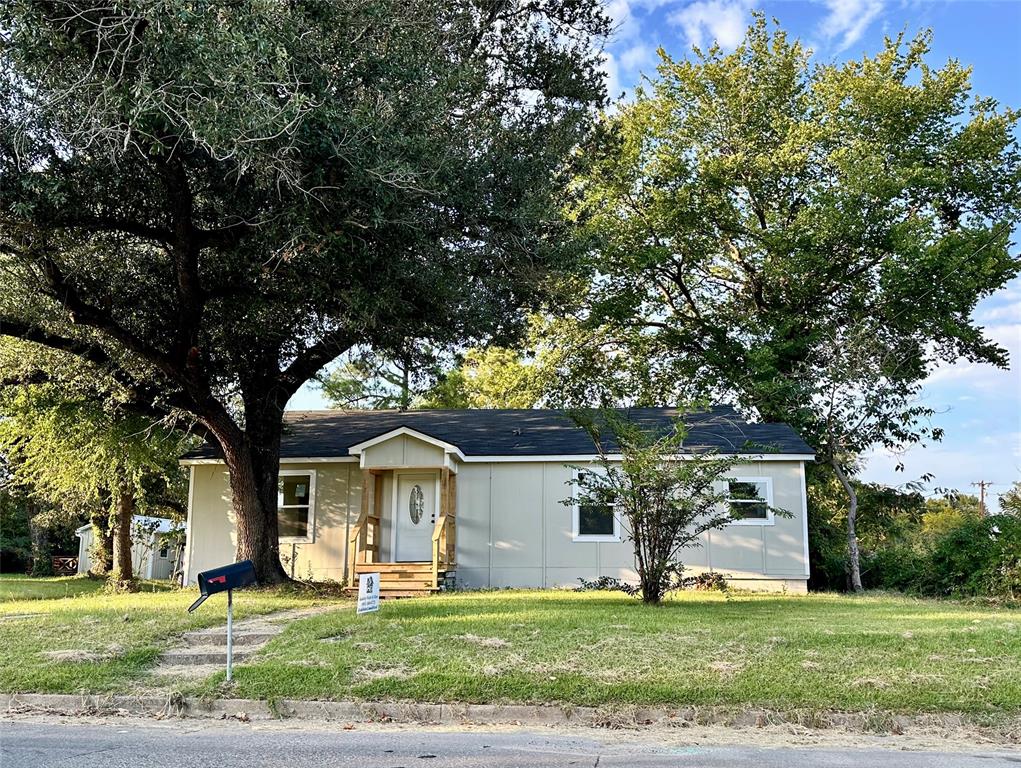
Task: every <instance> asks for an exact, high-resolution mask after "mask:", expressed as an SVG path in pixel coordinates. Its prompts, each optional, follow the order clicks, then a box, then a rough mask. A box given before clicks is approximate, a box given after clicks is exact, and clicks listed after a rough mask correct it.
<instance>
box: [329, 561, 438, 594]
mask: <svg viewBox="0 0 1021 768" xmlns="http://www.w3.org/2000/svg"><path fill="white" fill-rule="evenodd" d="M363 573H378V574H379V596H380V597H381V598H387V597H421V596H423V595H429V594H432V593H433V592H438V591H439V589H438V588H436V587H434V586H433V565H432V563H431V562H420V563H418V562H416V563H358V564H357V565H355V574H357V575H361V574H363ZM445 575H446V570H441V571H440V572H439V578H440V581H442V580H443V578H444V576H445ZM348 591H349V592H357V591H358V587H357V586H352V587H348Z"/></svg>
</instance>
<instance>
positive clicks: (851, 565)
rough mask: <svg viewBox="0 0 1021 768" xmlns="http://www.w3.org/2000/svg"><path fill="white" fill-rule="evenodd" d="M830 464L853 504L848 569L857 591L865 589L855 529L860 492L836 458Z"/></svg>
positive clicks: (848, 541)
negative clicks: (857, 491) (856, 490)
mask: <svg viewBox="0 0 1021 768" xmlns="http://www.w3.org/2000/svg"><path fill="white" fill-rule="evenodd" d="M830 465H831V466H832V467H833V471H834V472H835V473H836V475H837V479H838V480H839V481H840V484H841V485H842V486H843V488H844V491H845V492H846V493H847V497H848V499H849V500H850V502H851V504H850V506H849V507H848V508H847V570H848V576H849V577H850V580H851V589H853V590H854V591H855V592H861V591H863V587H862V584H861V558H860V557H859V552H858V534H857V532H856V531H855V523H856V522H857V520H858V494H857V493H856V492H855V490H854V486H853V485H851V481H850V480H849V479H848V477H847V475H846V474H844V470H842V469H841V468H840V462H839V461H837V459H836V458H833V459H831V460H830Z"/></svg>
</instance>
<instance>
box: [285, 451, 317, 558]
mask: <svg viewBox="0 0 1021 768" xmlns="http://www.w3.org/2000/svg"><path fill="white" fill-rule="evenodd" d="M277 488H278V490H277V525H278V527H279V533H280V541H283V542H311V541H314V540H315V490H316V473H315V470H310V469H305V470H294V469H282V470H280V482H279V485H278V486H277Z"/></svg>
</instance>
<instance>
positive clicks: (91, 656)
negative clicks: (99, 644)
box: [39, 643, 124, 664]
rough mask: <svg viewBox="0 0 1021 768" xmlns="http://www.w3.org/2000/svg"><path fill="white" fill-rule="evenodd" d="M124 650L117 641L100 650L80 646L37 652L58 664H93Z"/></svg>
mask: <svg viewBox="0 0 1021 768" xmlns="http://www.w3.org/2000/svg"><path fill="white" fill-rule="evenodd" d="M123 652H124V646H122V645H120V644H119V643H111V644H110V645H108V646H106V648H105V649H103V650H101V651H86V650H84V649H82V648H65V649H62V650H56V651H41V652H40V653H39V655H40V656H42V657H43V658H45V659H49V660H50V661H55V662H57V663H58V664H94V663H96V662H97V661H109V660H110V659H115V658H117V657H118V656H120V655H121V654H122V653H123Z"/></svg>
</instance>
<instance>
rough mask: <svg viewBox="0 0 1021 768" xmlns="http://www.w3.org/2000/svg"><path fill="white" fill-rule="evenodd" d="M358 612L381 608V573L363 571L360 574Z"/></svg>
mask: <svg viewBox="0 0 1021 768" xmlns="http://www.w3.org/2000/svg"><path fill="white" fill-rule="evenodd" d="M355 610H356V612H357V613H369V612H371V611H378V610H379V574H378V573H363V574H361V575H359V576H358V607H357V608H356V609H355Z"/></svg>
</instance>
